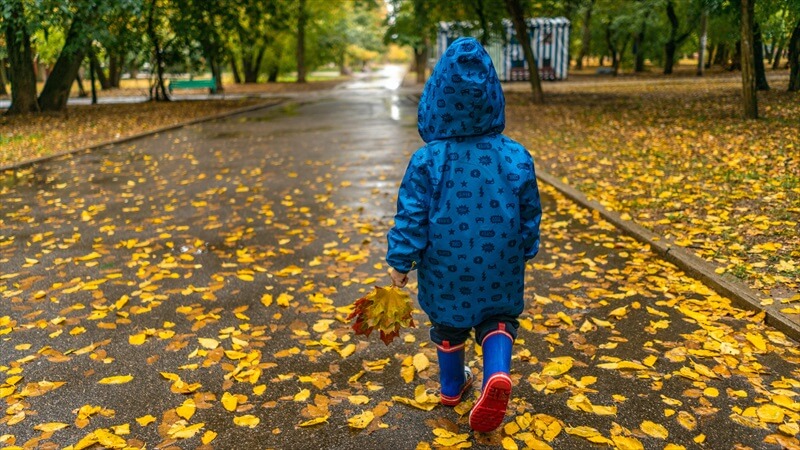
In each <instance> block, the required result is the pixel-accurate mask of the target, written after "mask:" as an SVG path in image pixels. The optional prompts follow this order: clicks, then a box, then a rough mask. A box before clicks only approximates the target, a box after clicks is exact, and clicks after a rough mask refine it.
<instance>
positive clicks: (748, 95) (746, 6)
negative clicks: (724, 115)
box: [741, 0, 758, 119]
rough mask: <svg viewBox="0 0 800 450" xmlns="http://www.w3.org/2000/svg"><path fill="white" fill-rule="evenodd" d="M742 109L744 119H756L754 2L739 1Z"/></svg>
mask: <svg viewBox="0 0 800 450" xmlns="http://www.w3.org/2000/svg"><path fill="white" fill-rule="evenodd" d="M741 8H742V20H741V42H742V108H743V112H744V117H745V118H746V119H757V118H758V98H757V90H756V75H755V61H754V59H755V51H754V49H753V23H754V16H755V0H741Z"/></svg>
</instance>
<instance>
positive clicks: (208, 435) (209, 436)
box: [200, 430, 217, 445]
mask: <svg viewBox="0 0 800 450" xmlns="http://www.w3.org/2000/svg"><path fill="white" fill-rule="evenodd" d="M216 438H217V433H216V432H214V431H211V430H207V431H206V432H205V433H204V434H203V437H202V438H201V439H200V441H201V442H202V443H203V445H208V444H210V443H211V441H213V440H214V439H216Z"/></svg>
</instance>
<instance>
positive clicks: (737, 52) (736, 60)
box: [728, 41, 742, 72]
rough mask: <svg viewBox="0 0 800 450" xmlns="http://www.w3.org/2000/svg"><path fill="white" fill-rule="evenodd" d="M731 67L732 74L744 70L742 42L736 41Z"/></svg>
mask: <svg viewBox="0 0 800 450" xmlns="http://www.w3.org/2000/svg"><path fill="white" fill-rule="evenodd" d="M730 61H731V66H730V68H728V70H730V71H731V72H733V71H735V70H742V41H736V45H735V46H734V51H733V56H732V57H731V58H730Z"/></svg>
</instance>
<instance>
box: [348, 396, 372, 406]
mask: <svg viewBox="0 0 800 450" xmlns="http://www.w3.org/2000/svg"><path fill="white" fill-rule="evenodd" d="M347 401H349V402H350V403H352V404H354V405H366V404H367V403H369V397H367V396H366V395H350V396H348V397H347Z"/></svg>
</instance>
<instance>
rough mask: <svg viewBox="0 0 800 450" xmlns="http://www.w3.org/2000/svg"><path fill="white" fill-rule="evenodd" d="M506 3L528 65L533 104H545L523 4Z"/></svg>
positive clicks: (512, 0)
mask: <svg viewBox="0 0 800 450" xmlns="http://www.w3.org/2000/svg"><path fill="white" fill-rule="evenodd" d="M505 3H506V9H507V10H508V14H509V15H510V16H511V22H512V23H513V24H514V31H516V33H517V41H519V43H520V45H522V50H523V52H524V53H525V62H527V63H528V73H529V74H530V82H531V95H532V99H533V103H536V104H542V103H544V92H543V91H542V81H541V79H540V78H539V66H538V64H536V58H535V57H534V56H533V49H532V48H531V40H530V38H529V37H528V26H527V25H526V24H525V12H524V10H523V9H522V3H521V2H520V0H505Z"/></svg>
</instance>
